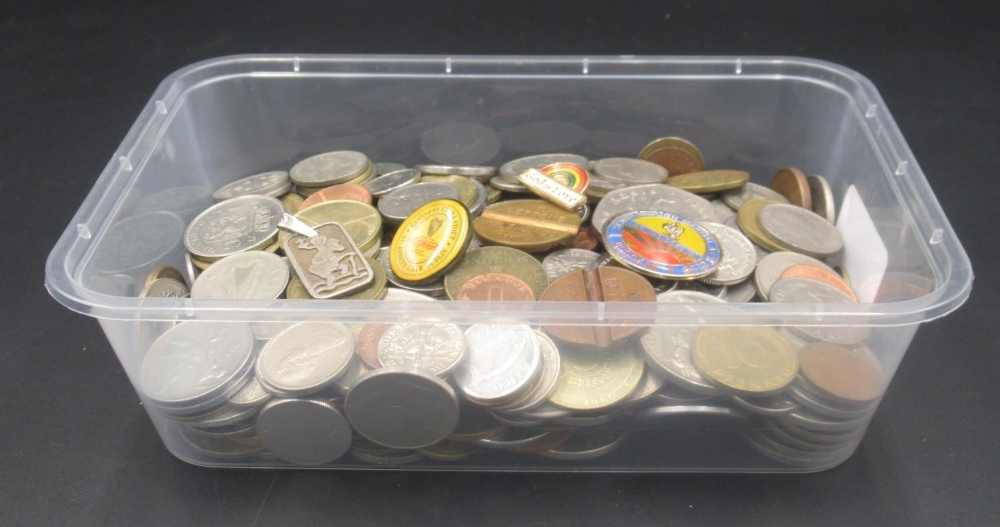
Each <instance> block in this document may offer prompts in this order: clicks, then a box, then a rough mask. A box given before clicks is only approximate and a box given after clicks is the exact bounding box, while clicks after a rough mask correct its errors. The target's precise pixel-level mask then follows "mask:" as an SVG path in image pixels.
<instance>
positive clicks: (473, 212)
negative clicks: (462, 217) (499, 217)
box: [469, 179, 490, 218]
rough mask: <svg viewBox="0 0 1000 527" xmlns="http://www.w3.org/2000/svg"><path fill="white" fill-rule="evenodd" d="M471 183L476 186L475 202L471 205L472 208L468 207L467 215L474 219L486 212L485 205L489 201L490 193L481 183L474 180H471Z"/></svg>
mask: <svg viewBox="0 0 1000 527" xmlns="http://www.w3.org/2000/svg"><path fill="white" fill-rule="evenodd" d="M472 183H473V184H475V186H476V200H475V201H474V202H473V203H472V206H471V207H469V215H470V216H472V217H473V218H475V217H476V216H479V215H481V214H482V213H483V211H485V210H486V203H487V201H488V200H489V197H490V193H489V191H488V190H487V189H486V185H484V184H483V183H481V182H479V181H476V180H475V179H473V180H472Z"/></svg>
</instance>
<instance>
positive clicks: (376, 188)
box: [361, 168, 420, 198]
mask: <svg viewBox="0 0 1000 527" xmlns="http://www.w3.org/2000/svg"><path fill="white" fill-rule="evenodd" d="M419 181H420V171H419V170H416V169H413V168H404V169H402V170H398V171H396V172H390V173H388V174H383V175H382V176H381V177H377V178H374V179H369V180H368V181H366V182H365V183H364V184H363V185H361V186H363V187H365V188H366V189H368V192H371V194H372V196H373V197H376V198H380V197H382V196H385V195H386V194H388V193H390V192H392V191H394V190H398V189H401V188H404V187H408V186H410V185H416V184H417V183H418V182H419Z"/></svg>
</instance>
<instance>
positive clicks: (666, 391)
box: [652, 382, 719, 406]
mask: <svg viewBox="0 0 1000 527" xmlns="http://www.w3.org/2000/svg"><path fill="white" fill-rule="evenodd" d="M717 399H719V397H717V396H714V395H702V394H697V393H693V392H690V391H688V390H685V389H683V388H681V387H679V386H675V385H673V384H670V383H669V382H666V383H664V384H663V386H662V387H660V391H658V392H656V395H654V396H653V397H652V400H653V401H655V402H656V403H658V404H660V405H666V406H676V405H681V406H684V405H690V404H703V403H707V402H710V401H713V400H717Z"/></svg>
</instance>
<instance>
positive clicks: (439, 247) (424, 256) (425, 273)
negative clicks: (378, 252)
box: [389, 183, 472, 283]
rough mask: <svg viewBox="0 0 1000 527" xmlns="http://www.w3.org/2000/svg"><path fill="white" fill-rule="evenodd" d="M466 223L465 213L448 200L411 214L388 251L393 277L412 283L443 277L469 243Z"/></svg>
mask: <svg viewBox="0 0 1000 527" xmlns="http://www.w3.org/2000/svg"><path fill="white" fill-rule="evenodd" d="M421 184H423V183H421ZM418 186H419V185H418ZM413 188H416V186H414V187H413ZM469 223H470V222H469V211H468V210H467V209H466V208H465V207H464V206H463V205H462V204H461V203H459V202H457V201H455V200H452V199H439V200H434V201H431V202H428V203H426V204H424V205H422V206H420V207H419V208H417V209H416V210H414V211H413V213H412V214H410V215H409V216H408V217H407V218H406V220H405V221H403V224H402V225H400V227H399V230H398V231H397V232H396V235H395V236H394V237H393V239H392V245H391V246H390V247H389V266H390V268H391V269H392V272H393V274H394V275H395V276H396V277H397V278H399V279H400V280H403V281H406V282H414V283H426V282H428V281H432V280H435V279H437V278H439V277H441V276H443V275H444V273H446V272H447V271H448V269H450V268H451V267H452V265H454V264H455V262H457V261H458V259H459V258H460V257H461V256H462V254H464V253H465V250H466V248H467V247H468V245H469V241H470V240H471V239H472V230H471V229H470V225H469Z"/></svg>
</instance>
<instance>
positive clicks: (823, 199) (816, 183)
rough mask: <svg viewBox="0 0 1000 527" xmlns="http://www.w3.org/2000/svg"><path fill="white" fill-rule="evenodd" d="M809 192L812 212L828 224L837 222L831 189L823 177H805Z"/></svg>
mask: <svg viewBox="0 0 1000 527" xmlns="http://www.w3.org/2000/svg"><path fill="white" fill-rule="evenodd" d="M806 181H808V182H809V191H810V192H811V193H812V201H813V212H815V213H816V214H819V215H820V216H822V217H823V218H824V219H826V221H828V222H830V223H836V222H837V204H836V203H835V202H834V199H833V189H831V188H830V183H828V182H827V181H826V178H825V177H823V176H807V177H806Z"/></svg>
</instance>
